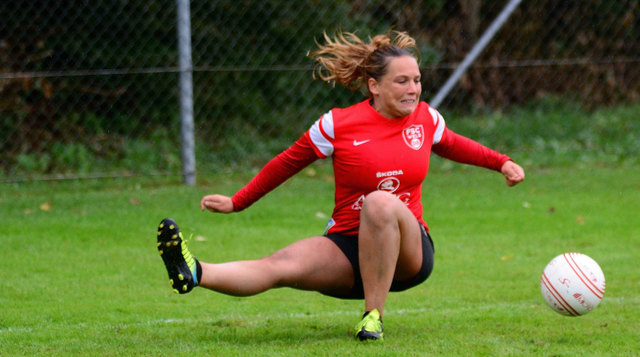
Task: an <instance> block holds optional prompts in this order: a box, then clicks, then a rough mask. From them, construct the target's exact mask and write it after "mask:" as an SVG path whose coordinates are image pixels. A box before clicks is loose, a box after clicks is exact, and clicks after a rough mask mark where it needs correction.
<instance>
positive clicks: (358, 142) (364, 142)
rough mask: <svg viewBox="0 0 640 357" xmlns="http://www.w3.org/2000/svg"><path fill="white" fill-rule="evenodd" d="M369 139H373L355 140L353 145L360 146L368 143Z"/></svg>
mask: <svg viewBox="0 0 640 357" xmlns="http://www.w3.org/2000/svg"><path fill="white" fill-rule="evenodd" d="M369 141H371V139H367V140H362V141H358V140H354V141H353V146H360V145H362V144H366V143H368V142H369Z"/></svg>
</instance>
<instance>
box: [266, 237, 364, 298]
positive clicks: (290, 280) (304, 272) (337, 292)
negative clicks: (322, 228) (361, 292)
mask: <svg viewBox="0 0 640 357" xmlns="http://www.w3.org/2000/svg"><path fill="white" fill-rule="evenodd" d="M264 259H266V260H267V261H269V263H270V265H272V267H273V269H274V272H276V274H278V276H279V277H280V279H279V282H278V286H286V287H291V288H296V289H302V290H313V291H319V292H321V293H324V294H327V295H332V296H341V295H348V294H349V293H350V292H351V289H352V287H353V283H354V274H353V269H352V267H351V263H350V262H349V259H347V257H346V256H345V255H344V253H342V251H341V250H340V248H338V246H336V245H335V244H334V243H333V242H332V241H331V240H329V239H328V238H327V237H322V236H315V237H310V238H306V239H303V240H300V241H297V242H295V243H292V244H291V245H289V246H287V247H285V248H282V249H280V250H278V251H276V252H275V253H273V254H271V255H270V256H268V257H266V258H264Z"/></svg>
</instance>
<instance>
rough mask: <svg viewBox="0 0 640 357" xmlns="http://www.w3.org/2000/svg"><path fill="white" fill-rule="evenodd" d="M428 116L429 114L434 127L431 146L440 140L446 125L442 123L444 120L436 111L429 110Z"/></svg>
mask: <svg viewBox="0 0 640 357" xmlns="http://www.w3.org/2000/svg"><path fill="white" fill-rule="evenodd" d="M429 114H431V118H433V125H435V127H436V130H435V131H434V132H433V144H437V143H439V142H440V140H442V134H444V128H445V127H446V124H445V122H444V118H443V117H442V115H441V114H440V113H439V112H438V111H437V110H435V109H433V108H429Z"/></svg>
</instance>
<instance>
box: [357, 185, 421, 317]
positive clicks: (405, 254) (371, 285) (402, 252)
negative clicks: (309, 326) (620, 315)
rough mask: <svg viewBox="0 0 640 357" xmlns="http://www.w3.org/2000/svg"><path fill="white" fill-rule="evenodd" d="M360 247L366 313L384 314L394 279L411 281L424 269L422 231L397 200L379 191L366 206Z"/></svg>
mask: <svg viewBox="0 0 640 357" xmlns="http://www.w3.org/2000/svg"><path fill="white" fill-rule="evenodd" d="M358 245H359V257H360V273H361V275H362V283H363V286H364V296H365V311H371V310H373V309H378V311H379V312H380V314H382V312H383V310H384V304H385V302H386V299H387V295H388V293H389V289H390V287H391V283H392V281H393V280H394V278H395V279H396V280H407V279H411V278H412V277H414V276H415V275H416V274H417V273H418V272H419V270H420V268H421V266H422V241H421V234H420V227H419V225H418V223H417V221H416V218H415V216H414V215H413V214H412V213H411V211H410V210H409V208H408V207H407V206H406V205H405V204H404V203H403V202H402V201H400V200H399V199H398V198H397V197H396V196H394V195H392V194H390V193H388V192H383V191H375V192H372V193H371V194H369V195H368V196H367V197H366V198H365V200H364V204H363V206H362V212H361V214H360V233H359V235H358Z"/></svg>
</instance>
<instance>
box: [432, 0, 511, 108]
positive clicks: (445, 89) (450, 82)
mask: <svg viewBox="0 0 640 357" xmlns="http://www.w3.org/2000/svg"><path fill="white" fill-rule="evenodd" d="M520 2H521V0H511V1H509V3H508V4H507V5H506V6H505V7H504V8H503V9H502V11H501V12H500V14H499V15H498V17H496V19H495V20H493V22H492V23H491V25H490V26H489V28H487V30H486V31H485V32H484V33H483V34H482V37H480V39H479V40H478V42H476V44H475V45H474V46H473V48H472V49H471V51H469V53H468V54H467V55H466V56H465V58H464V59H463V60H462V62H461V63H460V66H459V67H458V68H456V70H455V71H454V72H453V74H452V75H451V77H449V79H447V81H446V82H445V84H444V85H443V86H442V87H440V90H438V93H436V95H435V97H433V99H432V100H430V101H429V105H430V106H432V107H434V108H437V107H438V106H439V105H440V103H442V101H443V100H444V98H446V96H447V94H449V92H450V91H451V89H452V88H453V86H454V85H455V84H456V83H457V82H458V80H459V79H460V77H462V75H463V74H464V72H466V71H467V68H469V66H470V65H471V64H472V63H473V61H475V60H476V58H477V57H478V56H479V55H480V52H482V50H484V48H485V47H486V46H487V44H488V43H489V41H491V39H492V38H493V36H494V35H495V34H496V32H498V30H500V28H501V27H502V25H503V24H504V23H505V21H507V19H509V16H511V13H513V11H514V10H515V9H516V7H518V5H520Z"/></svg>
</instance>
